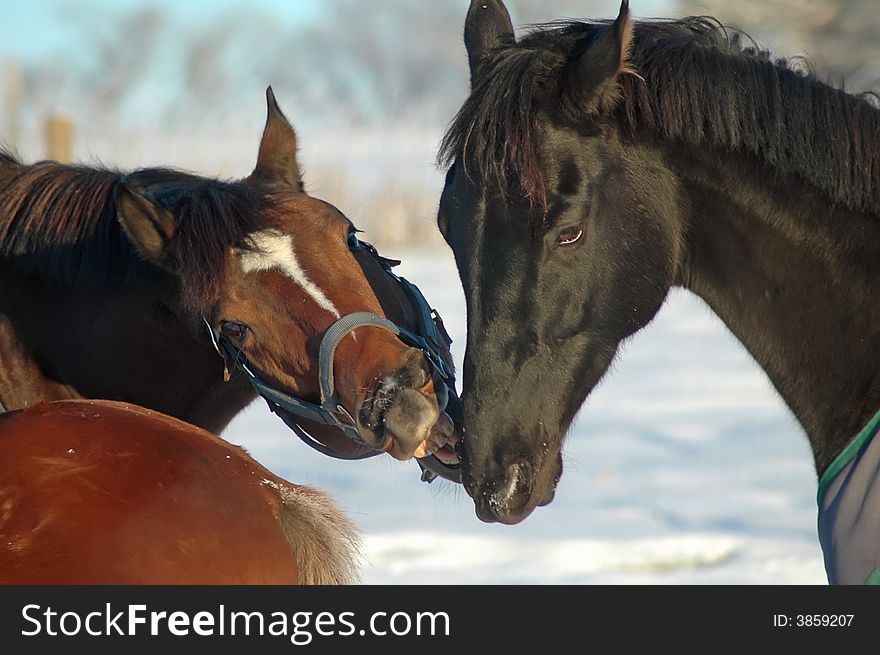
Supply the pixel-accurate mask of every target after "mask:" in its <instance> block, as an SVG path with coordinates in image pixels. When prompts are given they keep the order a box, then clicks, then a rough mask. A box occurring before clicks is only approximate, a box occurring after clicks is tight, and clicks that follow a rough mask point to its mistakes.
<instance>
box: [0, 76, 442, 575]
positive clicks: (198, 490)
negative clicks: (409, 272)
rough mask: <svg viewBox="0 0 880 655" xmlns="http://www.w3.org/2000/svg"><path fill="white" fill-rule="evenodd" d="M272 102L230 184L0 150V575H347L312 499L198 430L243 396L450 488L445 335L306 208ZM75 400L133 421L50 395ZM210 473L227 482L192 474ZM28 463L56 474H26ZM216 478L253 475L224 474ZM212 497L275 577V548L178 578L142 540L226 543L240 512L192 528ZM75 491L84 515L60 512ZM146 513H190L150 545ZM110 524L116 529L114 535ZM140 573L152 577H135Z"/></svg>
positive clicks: (283, 124)
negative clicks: (228, 493)
mask: <svg viewBox="0 0 880 655" xmlns="http://www.w3.org/2000/svg"><path fill="white" fill-rule="evenodd" d="M267 102H268V108H269V111H268V119H267V124H266V128H265V130H264V134H263V138H262V141H261V145H260V151H259V156H258V161H257V166H256V168H255V170H254V172H253V173H252V174H251V175H250V176H249V177H248V178H245V179H244V180H240V181H238V182H221V181H218V180H213V179H208V178H201V177H197V176H194V175H190V174H185V173H181V172H177V171H172V170H167V169H145V170H140V171H136V172H134V173H129V174H121V173H117V172H113V171H105V170H100V169H92V168H85V167H67V166H60V165H58V164H54V163H48V162H46V163H41V164H37V165H34V166H23V165H21V164H19V163H18V162H17V161H16V160H15V159H14V158H13V157H11V156H10V155H8V154H3V155H0V184H2V187H0V279H2V280H3V285H2V286H0V362H2V367H0V403H2V404H0V407H2V408H3V409H2V410H0V411H5V410H13V411H11V412H10V413H8V414H6V415H5V417H4V418H3V420H2V422H0V447H2V450H3V452H4V453H5V456H4V457H3V459H2V460H0V461H2V462H3V464H2V466H0V488H2V489H3V493H4V498H3V499H2V510H3V513H2V516H0V519H2V520H0V543H5V544H7V546H8V547H7V548H6V549H5V550H3V549H0V570H3V571H5V572H7V573H6V574H5V575H3V576H0V579H2V580H3V581H5V582H19V583H21V582H36V581H47V580H49V581H51V580H54V581H71V580H77V581H79V582H86V583H87V582H97V581H111V580H112V581H115V582H138V581H145V580H148V581H152V582H160V581H164V582H170V581H175V580H181V579H186V580H189V581H197V582H203V583H215V582H223V581H233V580H235V581H240V582H241V581H251V582H262V581H267V580H269V581H276V582H288V581H291V580H294V579H296V580H299V581H307V582H330V581H335V582H340V581H351V580H352V579H353V577H352V573H353V572H354V571H355V569H356V566H355V564H354V563H353V558H354V557H355V555H356V548H355V545H356V541H357V538H356V531H355V530H354V529H353V526H352V525H351V522H350V521H348V519H346V518H344V517H343V516H342V515H341V514H340V513H339V512H338V511H337V510H334V509H333V507H332V503H331V502H330V501H329V500H328V499H326V498H325V497H324V496H322V495H321V494H320V493H319V492H317V491H314V490H308V489H304V488H299V487H296V486H295V485H291V484H289V483H286V482H284V481H283V480H281V479H280V478H277V477H276V476H272V475H271V474H269V475H265V474H266V473H268V472H267V471H265V470H264V469H262V467H261V466H260V465H259V464H257V463H256V462H255V461H253V460H252V459H251V458H250V457H249V456H247V455H246V453H243V452H242V451H239V450H238V449H234V448H232V447H231V446H229V445H228V444H225V443H224V442H222V441H220V440H219V439H218V438H217V437H216V434H214V435H212V434H211V432H214V433H216V432H219V431H220V430H222V428H223V427H225V425H226V423H228V421H229V420H230V419H231V418H232V416H234V415H235V413H237V412H238V411H240V410H241V409H242V408H243V407H244V406H245V405H246V404H247V403H248V402H250V401H251V400H253V399H254V398H255V397H256V394H257V393H259V394H260V395H262V396H263V397H264V398H265V399H266V400H267V402H269V404H270V408H272V410H273V411H274V412H276V413H278V414H279V415H280V416H281V418H282V419H283V420H284V421H285V422H286V423H287V424H288V425H290V426H291V427H292V428H293V429H294V430H295V431H296V432H297V434H299V435H300V436H301V438H303V439H305V440H306V441H307V443H309V444H310V445H312V446H313V447H315V448H317V449H319V450H321V451H322V452H324V453H326V454H329V455H333V456H335V457H341V458H346V459H358V458H361V457H364V456H370V455H373V454H378V453H381V452H388V453H390V454H391V455H392V456H394V457H396V458H398V459H409V458H411V457H413V456H414V455H416V456H419V457H420V458H421V459H420V460H419V462H420V464H422V467H423V468H426V469H428V470H427V471H426V474H430V475H428V476H427V478H426V479H429V480H430V479H431V478H432V477H433V475H435V474H434V473H432V471H439V472H440V473H441V474H444V475H446V477H450V476H454V473H455V464H456V461H457V456H456V454H455V453H454V452H453V449H452V446H453V445H454V443H455V441H454V437H453V436H452V424H451V420H450V419H449V417H448V416H447V415H446V414H445V413H441V411H442V410H443V409H444V406H445V405H446V402H447V401H448V400H449V399H450V396H452V397H454V378H453V377H452V376H451V372H450V369H451V362H450V359H451V355H450V353H449V349H448V346H449V340H448V337H447V336H446V335H445V331H443V330H442V323H441V322H440V320H439V317H436V316H434V315H433V314H432V313H431V310H430V308H429V307H428V306H427V303H426V301H425V300H424V298H422V296H421V294H420V293H419V292H418V290H417V289H415V287H413V286H412V285H410V284H409V283H407V282H406V281H405V280H403V279H402V278H397V277H396V276H394V275H393V273H391V267H392V266H393V265H394V264H395V263H396V262H393V261H391V260H387V259H385V258H382V257H381V256H379V255H378V253H377V252H376V251H375V249H374V248H372V247H371V246H369V244H365V243H362V242H360V241H359V240H358V239H357V236H356V230H355V229H354V227H353V226H352V224H351V223H350V221H348V219H347V218H345V217H344V216H343V215H342V214H341V213H340V212H339V211H338V210H336V209H335V208H334V207H332V206H330V205H328V204H327V203H324V202H322V201H320V200H317V199H314V198H311V197H309V196H308V195H307V194H305V192H304V191H303V189H302V184H301V181H300V179H299V173H298V170H299V169H298V165H297V162H296V142H295V134H294V132H293V129H292V127H291V126H290V124H289V122H288V121H287V120H286V118H285V117H284V115H283V114H282V112H281V110H280V109H279V108H278V106H277V103H276V102H275V98H274V95H273V94H272V91H271V89H269V90H268V91H267ZM386 312H387V314H386ZM389 318H390V319H393V321H392V320H389ZM205 324H207V327H208V329H207V330H206V329H205ZM330 335H332V338H331V337H330ZM440 373H443V374H444V375H442V376H441V375H440ZM441 378H442V379H441ZM192 385H194V386H192ZM199 385H202V386H201V387H199ZM450 392H451V393H450ZM90 395H93V396H95V397H98V398H105V399H110V400H123V401H127V403H137V404H139V405H143V408H137V407H133V406H132V405H131V404H125V405H122V404H113V403H111V402H99V401H93V400H89V401H87V402H86V401H79V402H75V401H73V400H63V399H77V398H86V397H89V396H90ZM45 401H55V402H45ZM15 410H19V411H15ZM166 412H167V413H168V414H173V415H175V416H177V418H179V419H183V420H186V421H187V422H188V423H194V424H197V425H201V426H202V427H203V428H205V429H199V428H197V427H194V426H193V425H190V426H189V427H187V423H183V422H180V421H175V420H173V419H172V418H171V416H165V415H164V414H165V413H166ZM80 414H81V417H82V418H85V419H86V420H85V422H83V421H81V420H80V418H81V417H80ZM303 428H306V429H305V430H304V429H303ZM23 435H24V436H23ZM86 438H91V439H92V443H90V444H89V446H88V447H84V446H83V445H81V443H80V442H81V440H82V439H86ZM164 438H167V439H169V440H170V443H169V444H168V445H167V446H166V447H164V448H163V446H162V440H163V439H164ZM138 440H143V441H144V443H143V445H141V446H138V445H137V442H138ZM71 443H76V444H79V445H78V446H77V447H73V446H70V447H69V449H72V451H73V452H71V453H67V450H68V449H62V446H63V445H64V444H71ZM59 449H62V450H63V452H62V451H61V450H59ZM230 449H231V450H230ZM77 452H78V453H79V456H78V457H77V458H75V461H73V462H72V463H71V462H68V463H69V464H70V466H66V464H64V462H63V461H62V460H63V459H64V458H65V457H67V455H68V454H69V455H73V454H75V453H77ZM48 453H55V454H48ZM65 453H67V454H65ZM120 453H122V454H120ZM221 455H222V458H221ZM116 456H119V457H123V458H125V457H127V458H130V459H131V461H139V462H140V464H139V467H137V470H136V472H133V470H132V469H125V468H120V469H119V470H118V471H117V470H113V467H112V466H111V465H110V462H112V461H115V460H114V459H113V458H114V457H116ZM67 459H70V458H69V457H67ZM442 459H445V460H446V463H444V462H443V461H441V460H442ZM226 460H233V462H229V461H226ZM218 461H219V462H220V463H221V464H223V465H224V466H223V467H222V468H217V467H216V466H213V467H212V466H208V465H207V464H206V463H207V462H214V463H216V462H218ZM432 461H433V465H432V464H431V462H432ZM35 462H36V463H39V462H43V463H46V464H47V466H49V467H50V468H51V467H52V466H55V465H58V466H60V467H61V473H59V474H57V475H56V471H54V469H52V470H47V471H46V473H45V474H44V475H36V476H27V475H22V472H23V471H28V472H33V471H34V466H36V464H35ZM172 462H173V465H172ZM231 463H234V464H235V465H236V466H237V467H238V468H237V469H236V471H238V472H239V473H241V472H242V471H245V470H247V471H249V472H250V475H257V473H258V472H259V475H261V476H262V477H261V478H260V479H261V480H264V481H268V482H266V484H264V485H263V486H261V487H254V486H253V484H250V483H249V482H248V480H249V478H247V477H242V476H243V475H244V473H241V475H239V477H238V478H236V479H234V480H233V479H227V478H225V477H224V475H227V473H224V471H227V472H228V470H229V466H230V464H231ZM153 464H155V465H156V467H155V468H151V466H152V465H153ZM19 465H21V466H20V467H19ZM56 468H57V467H56ZM123 472H125V475H124V476H123V475H122V474H123ZM166 474H167V476H170V477H163V476H166ZM131 475H135V476H136V477H137V478H138V479H137V480H133V479H129V484H131V485H137V484H140V485H141V487H142V488H143V489H145V490H146V491H144V492H143V493H142V494H141V495H136V494H135V495H132V496H127V495H125V494H122V495H121V496H120V494H119V493H117V490H118V489H119V485H121V484H123V483H124V481H125V479H126V478H127V477H130V476H131ZM169 480H175V481H176V482H175V484H176V485H177V486H176V487H174V491H173V493H171V492H170V491H169V490H168V488H167V485H168V484H169ZM50 482H51V485H50ZM251 482H252V480H251ZM226 484H228V485H230V487H231V488H235V489H237V490H238V493H240V494H241V501H242V503H244V504H246V503H251V509H252V511H253V512H254V516H253V520H254V521H255V522H260V526H261V530H262V531H263V532H262V533H261V534H265V533H266V531H269V532H271V531H272V530H273V529H274V530H275V538H274V541H272V542H271V544H272V545H271V548H276V550H273V551H272V552H271V553H269V552H267V553H265V554H264V553H262V551H261V550H260V549H259V548H257V546H256V542H254V541H250V542H243V543H250V544H251V545H252V548H251V550H250V554H251V557H253V558H256V559H266V558H268V559H266V561H267V562H270V561H271V562H275V561H277V560H275V559H273V558H275V557H276V556H277V555H278V551H277V546H278V544H282V543H286V544H288V550H287V552H286V557H287V559H286V560H285V561H286V563H285V564H284V565H283V566H280V567H279V566H275V565H274V564H273V565H271V566H270V565H269V564H266V565H265V567H264V568H263V569H260V568H259V567H258V566H256V565H254V564H253V563H248V562H245V563H242V562H240V561H239V560H235V562H236V564H235V566H233V565H231V564H230V562H231V561H232V560H230V559H229V558H223V559H217V560H215V563H214V564H213V565H211V566H207V564H206V565H205V566H203V567H201V568H192V569H189V574H188V576H184V577H183V578H181V577H180V576H181V575H182V574H184V573H185V572H186V570H187V569H186V567H185V566H184V565H183V563H184V562H185V561H186V557H190V556H191V555H186V554H185V553H183V552H182V551H181V552H178V551H174V552H178V554H179V555H180V557H181V558H182V559H179V560H175V559H174V558H172V557H171V555H169V554H168V552H166V551H164V550H162V548H161V547H160V546H157V545H156V544H154V540H159V541H165V540H169V541H171V542H175V541H177V542H182V541H189V542H192V543H199V542H201V541H206V542H210V543H214V544H219V543H223V542H227V541H229V540H230V539H237V538H239V537H236V536H235V535H236V534H238V533H236V532H235V531H234V530H232V531H230V528H229V525H230V523H232V522H233V521H232V520H230V519H234V518H235V517H236V516H237V512H238V511H239V510H240V509H241V507H242V506H243V505H242V503H239V504H238V505H231V506H229V507H228V508H227V509H225V510H224V509H222V508H220V509H219V510H218V511H219V512H220V513H219V514H218V515H217V516H222V517H225V518H224V520H223V521H221V522H219V523H218V522H217V520H215V519H216V518H217V516H212V517H207V518H204V521H203V524H202V525H200V526H198V527H195V526H194V525H193V523H191V521H193V520H194V518H195V517H196V515H197V513H198V512H201V511H202V510H203V509H204V503H205V502H206V499H207V497H208V496H207V495H206V494H208V492H207V491H206V490H213V489H215V488H217V487H218V485H220V486H222V485H226ZM248 484H250V486H248ZM44 485H49V486H47V487H46V488H44ZM190 488H191V489H192V490H193V493H192V494H191V495H187V494H188V493H189V492H188V491H187V490H188V489H190ZM50 491H51V492H54V493H50ZM132 493H133V492H132ZM169 493H171V495H168V494H169ZM84 495H85V496H89V498H90V499H91V500H90V501H89V506H90V507H91V508H92V509H91V510H90V511H89V512H86V514H85V515H83V516H78V514H82V512H75V513H73V512H70V511H68V510H70V509H71V507H72V505H71V503H72V504H73V505H76V504H77V503H78V502H79V501H78V500H77V499H81V498H83V497H84ZM99 498H103V499H104V501H106V503H109V504H106V505H101V504H100V503H99V502H97V500H96V499H99ZM120 498H122V499H123V500H124V503H123V504H122V505H119V504H114V503H116V501H118V500H119V499H120ZM156 505H163V506H164V507H165V511H168V512H177V513H179V514H180V516H181V518H183V517H189V520H179V521H176V520H171V519H170V518H169V519H166V520H164V521H161V522H159V523H157V524H156V525H155V526H154V529H155V532H154V533H151V532H149V530H147V528H146V527H145V526H146V524H147V523H148V522H149V521H153V518H150V517H154V516H155V512H156ZM258 507H259V508H261V509H259V510H258V509H257V508H258ZM123 509H124V511H125V513H126V514H127V516H128V517H129V519H128V520H127V521H125V522H121V523H120V522H119V521H118V518H119V512H121V511H123ZM35 512H36V513H35ZM141 514H143V517H142V518H140V519H139V518H137V517H138V516H140V515H141ZM321 516H323V517H325V518H326V519H327V521H328V522H327V523H326V524H325V525H323V526H322V525H318V523H319V521H318V518H319V517H321ZM244 523H245V524H246V523H247V521H244ZM30 524H33V527H32V528H31V533H30V537H28V536H27V535H25V536H24V537H23V536H22V534H23V533H22V532H21V530H22V529H25V528H22V525H25V526H27V525H30ZM224 525H225V526H226V527H225V528H224ZM187 528H189V530H188V531H187ZM34 530H36V532H34ZM292 531H294V532H295V534H294V532H292ZM37 532H39V533H40V538H39V540H38V541H39V545H38V546H36V545H34V544H35V539H34V538H31V537H35V535H36V534H37ZM101 534H113V535H116V537H115V538H116V542H115V546H119V548H118V549H117V550H115V551H114V550H110V549H108V547H107V546H106V544H105V543H104V542H102V541H101V539H100V537H99V535H101ZM160 535H161V538H160ZM292 535H293V536H292ZM140 537H142V538H143V539H142V540H141V544H140V545H141V548H142V549H147V550H150V549H153V550H156V551H157V552H160V553H166V555H168V557H165V558H164V559H163V558H161V557H160V558H159V559H158V560H152V559H150V556H147V555H145V556H144V557H146V558H147V559H143V558H141V559H138V557H140V556H138V555H136V553H135V552H134V551H131V550H125V549H124V548H122V546H121V545H122V543H123V542H125V543H129V542H131V543H135V542H137V541H139V538H140ZM23 543H25V544H27V545H28V548H23V547H21V545H22V544H23ZM77 544H78V545H77ZM298 548H299V550H298ZM139 552H146V551H139ZM169 552H170V551H169ZM46 553H54V554H55V555H56V556H57V557H59V559H60V560H65V561H67V562H68V567H69V565H70V561H71V558H73V561H79V560H81V559H83V557H81V556H82V555H83V554H84V553H90V556H89V557H90V559H89V557H86V558H85V560H88V561H95V562H97V561H99V560H100V561H101V562H102V563H103V565H104V566H106V567H107V572H106V573H101V572H100V571H98V570H97V569H95V568H93V567H92V568H90V567H87V566H85V564H83V565H82V566H80V567H79V568H77V567H73V569H72V570H68V569H67V568H65V569H63V570H62V569H58V568H46V567H44V566H42V564H41V562H42V561H43V558H44V557H45V556H46ZM74 554H75V555H76V556H74ZM264 555H265V557H264ZM163 557H164V556H163ZM147 561H149V562H152V567H153V568H147V569H145V570H141V569H138V568H132V567H133V566H134V563H135V562H141V563H144V562H147ZM293 563H295V566H294V565H293ZM291 567H293V568H291ZM316 571H317V572H318V573H316ZM267 576H268V577H267ZM291 576H293V577H291Z"/></svg>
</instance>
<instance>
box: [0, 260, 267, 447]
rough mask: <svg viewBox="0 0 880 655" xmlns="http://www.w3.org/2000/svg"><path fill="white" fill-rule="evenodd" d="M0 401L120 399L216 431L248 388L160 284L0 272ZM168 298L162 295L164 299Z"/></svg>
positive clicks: (247, 398)
mask: <svg viewBox="0 0 880 655" xmlns="http://www.w3.org/2000/svg"><path fill="white" fill-rule="evenodd" d="M0 279H2V285H0V359H2V362H3V366H0V401H2V402H3V404H4V406H5V407H6V408H7V409H17V408H21V407H26V406H30V405H33V404H35V403H38V402H41V401H52V400H62V399H70V398H101V399H111V400H121V401H125V402H129V403H132V404H136V405H141V406H143V407H146V408H149V409H153V410H156V411H159V412H162V413H164V414H168V415H171V416H174V417H176V418H179V419H182V420H184V421H187V422H189V423H192V424H195V425H198V426H199V427H202V428H204V429H206V430H209V431H211V432H213V433H215V434H219V433H220V432H221V431H222V430H223V429H224V428H225V427H226V426H227V425H228V423H229V422H230V421H231V420H232V419H233V418H234V417H235V415H236V414H238V413H239V412H240V411H241V410H242V409H244V407H245V406H246V405H247V404H248V403H250V402H251V401H252V400H253V399H254V397H255V394H254V392H253V390H252V389H251V387H250V385H249V384H248V383H247V382H246V381H245V380H244V379H242V378H241V376H237V377H234V378H233V380H232V381H231V382H229V383H227V384H224V382H223V363H222V360H221V359H220V357H219V356H218V355H217V353H216V352H214V350H213V349H212V348H211V346H210V344H209V341H208V338H207V335H205V337H204V338H199V337H200V336H201V335H197V334H194V333H193V328H192V327H190V326H188V325H186V324H185V323H184V321H182V320H181V319H180V318H179V317H178V316H177V315H176V314H175V313H174V311H173V310H172V309H170V308H171V307H173V306H174V305H173V300H172V298H173V295H172V294H171V293H167V292H165V291H163V290H162V289H157V288H148V289H135V288H126V289H116V290H99V289H94V288H92V289H86V288H78V287H69V288H65V287H58V286H55V285H46V284H43V283H41V282H40V281H38V280H36V279H35V278H34V277H33V276H26V275H20V274H17V273H15V272H14V271H10V270H0ZM166 296H167V299H166Z"/></svg>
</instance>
